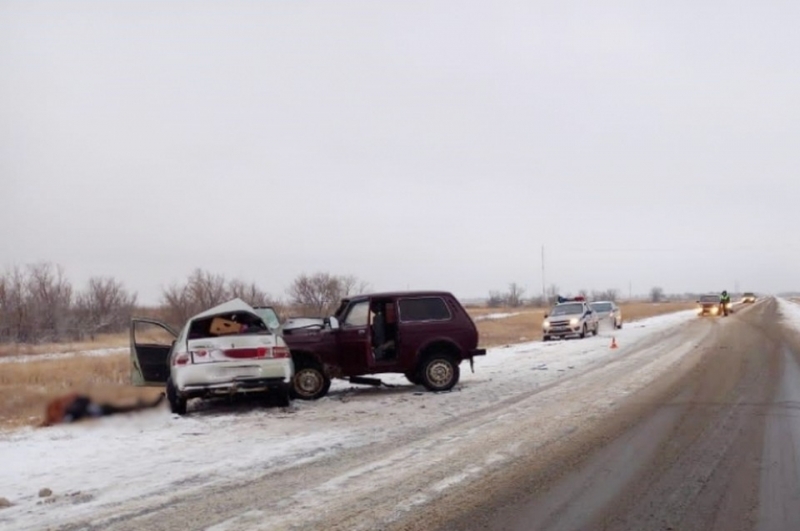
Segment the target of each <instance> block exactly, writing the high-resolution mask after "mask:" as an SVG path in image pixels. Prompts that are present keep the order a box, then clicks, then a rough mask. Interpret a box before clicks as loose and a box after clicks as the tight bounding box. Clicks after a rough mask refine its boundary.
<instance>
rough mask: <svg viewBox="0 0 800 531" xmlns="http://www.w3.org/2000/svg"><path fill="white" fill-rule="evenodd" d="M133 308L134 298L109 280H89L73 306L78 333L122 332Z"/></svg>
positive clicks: (121, 285) (98, 278)
mask: <svg viewBox="0 0 800 531" xmlns="http://www.w3.org/2000/svg"><path fill="white" fill-rule="evenodd" d="M135 306H136V295H135V294H131V293H129V292H128V291H127V290H126V289H125V286H124V285H123V284H122V283H121V282H119V281H118V280H116V279H114V278H111V277H92V278H90V279H89V283H88V285H87V287H86V290H85V291H83V292H82V293H80V294H79V295H78V298H77V301H76V304H75V314H76V321H77V323H78V330H79V332H80V333H81V334H87V333H88V334H90V335H91V336H92V338H94V334H96V333H98V332H119V331H121V330H124V329H125V327H126V326H127V325H128V321H129V319H130V317H131V314H132V313H133V310H134V308H135Z"/></svg>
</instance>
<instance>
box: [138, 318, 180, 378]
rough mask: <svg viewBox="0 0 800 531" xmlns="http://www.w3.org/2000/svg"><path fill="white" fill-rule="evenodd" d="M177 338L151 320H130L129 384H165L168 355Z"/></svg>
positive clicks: (163, 325)
mask: <svg viewBox="0 0 800 531" xmlns="http://www.w3.org/2000/svg"><path fill="white" fill-rule="evenodd" d="M177 337H178V334H177V333H176V332H175V331H174V330H173V329H172V328H170V327H169V326H167V325H165V324H164V323H162V322H159V321H153V320H151V319H131V383H132V384H133V385H138V386H158V387H161V386H163V385H164V384H166V382H167V379H168V378H169V353H170V351H171V350H172V345H173V344H174V343H175V339H176V338H177Z"/></svg>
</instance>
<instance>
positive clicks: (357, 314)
mask: <svg viewBox="0 0 800 531" xmlns="http://www.w3.org/2000/svg"><path fill="white" fill-rule="evenodd" d="M368 316H369V301H361V302H357V303H355V304H354V305H352V306H351V307H350V311H348V312H347V317H345V318H344V321H343V322H342V326H347V327H351V328H352V327H356V326H367V317H368Z"/></svg>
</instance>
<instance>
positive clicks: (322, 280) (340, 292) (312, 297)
mask: <svg viewBox="0 0 800 531" xmlns="http://www.w3.org/2000/svg"><path fill="white" fill-rule="evenodd" d="M368 289H369V286H368V284H366V283H365V282H363V281H360V280H358V279H357V278H356V277H353V276H337V275H332V274H330V273H324V272H320V273H314V274H313V275H307V274H305V273H304V274H302V275H300V276H298V277H297V278H295V279H294V281H293V282H292V284H291V286H289V289H288V290H287V292H288V294H289V298H290V299H291V302H292V303H293V304H294V306H295V311H297V312H299V313H300V314H302V315H306V316H316V317H322V316H325V315H330V314H331V313H333V311H334V310H335V309H336V307H337V306H338V304H339V301H340V299H342V298H345V297H348V296H352V295H355V294H357V293H364V292H366V291H367V290H368Z"/></svg>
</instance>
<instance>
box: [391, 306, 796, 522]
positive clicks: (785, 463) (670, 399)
mask: <svg viewBox="0 0 800 531" xmlns="http://www.w3.org/2000/svg"><path fill="white" fill-rule="evenodd" d="M699 329H703V330H708V331H709V333H708V334H706V335H705V336H704V337H703V339H702V340H701V341H700V342H699V344H698V345H697V348H696V349H695V352H694V353H693V354H692V355H690V356H687V357H686V358H685V359H684V364H683V366H682V367H676V369H675V370H674V371H673V374H672V375H671V377H670V375H666V376H665V377H664V378H663V379H662V380H661V381H660V382H659V383H658V384H656V385H652V386H650V387H648V388H647V389H643V390H641V391H639V392H637V393H635V394H633V395H632V396H630V397H629V398H628V399H627V400H626V401H625V403H624V404H621V407H620V408H618V409H617V410H616V411H615V412H614V413H613V414H612V415H610V416H608V417H607V418H606V419H604V421H603V422H602V423H601V424H600V425H599V426H594V427H591V428H589V429H587V430H585V431H581V432H579V433H577V434H576V436H575V437H574V438H573V439H571V440H569V441H565V443H566V444H563V445H559V446H560V447H559V448H558V449H554V450H553V451H552V453H550V455H549V456H548V459H547V460H546V461H543V460H542V459H541V455H540V453H539V452H537V453H534V454H532V455H531V456H530V459H528V460H521V461H520V462H518V463H516V464H515V467H514V469H513V472H508V471H506V472H505V473H503V472H500V473H497V474H494V475H493V477H490V478H486V479H485V480H484V481H483V482H482V485H480V486H479V487H478V488H477V489H472V490H471V491H470V492H466V491H462V493H461V499H460V500H458V501H457V502H455V503H454V505H457V507H458V510H457V511H452V510H451V509H449V508H448V507H447V500H440V502H439V507H438V509H437V510H438V511H439V513H440V516H439V517H436V516H435V512H429V513H427V514H418V515H417V517H416V518H415V519H414V520H415V521H414V522H413V523H412V522H410V521H409V522H408V523H407V525H406V528H408V529H411V528H415V529H422V528H423V527H424V518H426V517H427V518H429V519H430V520H429V521H435V522H436V526H435V528H439V529H461V530H476V529H487V530H492V531H500V530H503V531H506V530H507V531H522V530H525V531H529V530H541V531H571V530H608V531H612V530H613V531H616V530H638V531H645V530H653V531H656V530H658V531H663V530H680V531H689V530H719V531H737V530H740V531H745V530H748V531H749V530H759V531H790V530H800V341H798V337H797V336H796V334H795V333H794V332H792V331H789V330H787V329H784V328H783V327H782V326H781V325H780V319H779V316H778V315H777V303H776V301H774V300H766V301H764V302H762V303H760V304H757V305H755V306H751V307H746V308H742V309H741V311H737V312H736V313H735V314H734V315H732V316H729V317H727V318H719V319H698V321H697V322H695V323H692V325H691V326H690V327H687V330H686V334H687V338H688V337H689V336H690V335H692V333H693V332H696V331H697V330H699ZM695 337H696V336H695ZM687 340H688V339H687ZM450 501H451V503H452V502H453V500H450ZM465 502H466V503H465ZM465 505H471V507H465ZM455 513H460V514H455Z"/></svg>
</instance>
